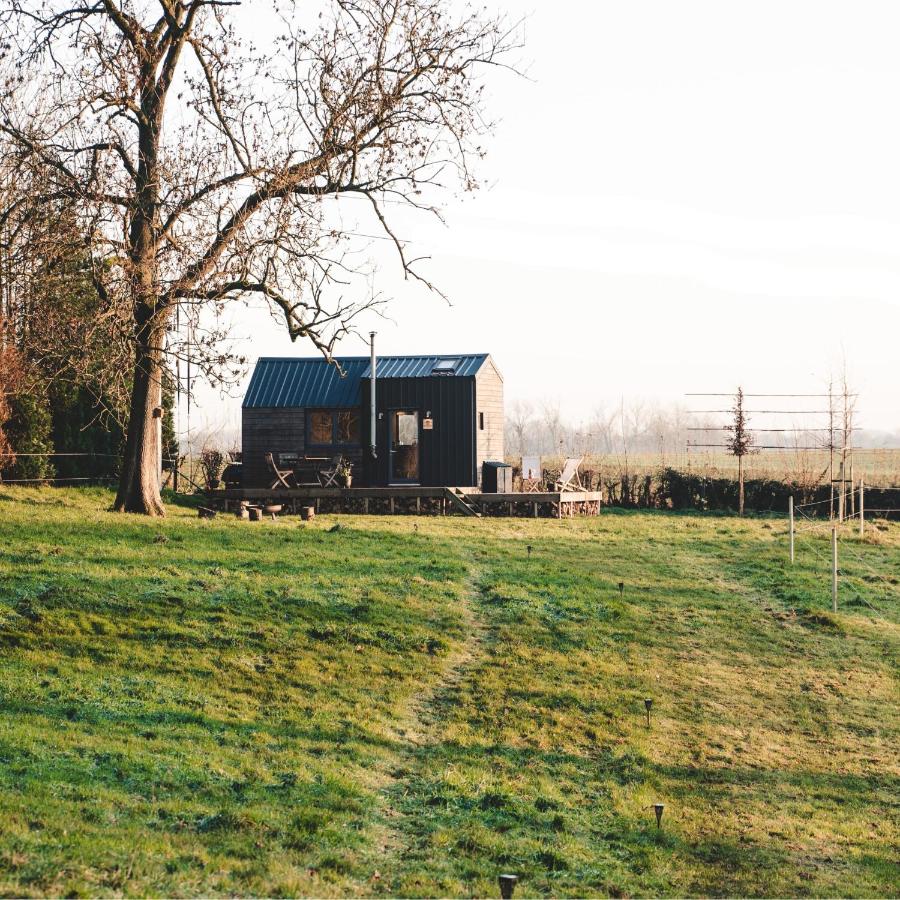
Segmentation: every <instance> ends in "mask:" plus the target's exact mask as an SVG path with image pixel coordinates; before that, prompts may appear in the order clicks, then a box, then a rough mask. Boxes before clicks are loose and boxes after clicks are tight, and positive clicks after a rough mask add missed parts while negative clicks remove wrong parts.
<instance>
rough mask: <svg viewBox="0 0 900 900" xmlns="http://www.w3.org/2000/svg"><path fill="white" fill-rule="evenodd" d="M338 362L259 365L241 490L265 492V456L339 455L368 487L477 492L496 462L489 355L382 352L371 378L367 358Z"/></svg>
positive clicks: (499, 388) (249, 406)
mask: <svg viewBox="0 0 900 900" xmlns="http://www.w3.org/2000/svg"><path fill="white" fill-rule="evenodd" d="M336 361H337V363H338V366H339V367H340V369H339V368H338V366H335V365H333V364H330V363H328V362H326V361H325V360H324V359H322V358H321V357H316V358H290V357H263V358H261V359H260V360H259V361H258V362H257V364H256V368H255V369H254V372H253V376H252V378H251V380H250V385H249V387H248V388H247V394H246V396H245V398H244V403H243V408H242V424H241V429H242V450H243V470H244V473H243V483H244V486H245V487H268V485H269V481H270V478H269V473H268V469H267V465H266V454H267V453H272V454H273V455H274V456H275V458H276V459H277V460H278V461H279V464H280V465H281V466H283V467H284V466H290V465H291V464H293V463H300V462H301V461H303V460H304V459H324V458H327V459H332V458H334V457H336V456H338V455H342V456H343V457H344V458H346V459H349V460H350V461H351V462H352V463H353V474H354V484H355V485H359V486H370V487H381V486H388V485H421V486H423V487H426V486H427V487H476V486H479V485H480V482H481V468H482V463H483V462H485V461H488V460H502V459H503V452H504V447H503V430H504V418H503V378H502V376H501V375H500V372H499V370H498V369H497V367H496V365H495V364H494V361H493V360H492V359H491V357H490V355H489V354H487V353H477V354H458V355H441V356H379V357H378V358H377V359H376V363H375V372H374V378H373V377H372V376H373V372H372V362H371V359H370V358H369V357H362V356H358V357H341V358H338V359H337V360H336ZM373 386H374V399H373ZM373 422H374V433H373V429H372V423H373Z"/></svg>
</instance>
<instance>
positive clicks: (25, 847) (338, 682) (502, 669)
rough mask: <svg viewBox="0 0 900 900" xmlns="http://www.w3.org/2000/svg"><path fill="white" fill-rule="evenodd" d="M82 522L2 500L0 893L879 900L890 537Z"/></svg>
mask: <svg viewBox="0 0 900 900" xmlns="http://www.w3.org/2000/svg"><path fill="white" fill-rule="evenodd" d="M110 499H111V498H110V495H109V494H107V493H105V492H103V491H99V490H97V491H91V490H85V491H61V490H0V652H2V657H0V658H2V664H0V760H2V763H3V764H2V766H0V893H3V894H7V895H23V894H24V895H29V894H32V895H37V894H75V895H77V894H121V893H129V894H148V893H150V894H175V895H209V894H266V895H272V894H279V895H280V894H292V895H302V894H312V895H316V896H326V895H337V894H347V893H353V894H366V895H386V894H403V895H413V896H416V895H434V894H441V895H446V894H453V895H457V894H458V895H462V894H468V895H471V894H488V895H496V893H497V891H496V875H497V873H498V872H499V871H512V872H516V873H518V874H519V876H520V878H521V887H520V890H519V894H524V895H535V894H555V895H566V894H568V895H585V894H604V895H613V896H621V895H633V894H638V895H641V894H643V895H647V894H671V895H684V894H741V895H747V894H767V895H784V894H792V895H794V894H796V895H804V894H810V895H835V896H837V895H842V896H849V895H858V896H871V895H885V896H888V895H896V894H897V893H898V892H900V871H898V867H897V863H896V859H897V847H896V844H895V836H896V834H897V833H898V827H900V801H898V796H900V791H898V788H900V765H898V759H897V752H896V747H897V746H898V745H900V740H898V738H900V734H898V732H900V722H898V717H897V707H896V701H897V661H898V648H900V627H898V624H900V617H898V596H900V583H898V575H900V527H898V526H896V525H893V526H887V525H884V526H882V527H881V528H874V527H873V528H871V529H870V537H868V538H867V539H866V540H865V541H861V540H859V539H858V538H857V537H855V536H853V535H852V534H850V533H849V532H848V534H847V535H846V537H845V539H844V541H843V543H842V554H843V555H844V558H845V560H846V563H845V566H844V567H845V568H846V573H845V574H846V577H845V578H844V580H843V581H842V597H841V610H840V611H839V612H838V613H837V614H836V615H834V614H832V613H831V612H830V611H829V600H830V598H829V582H828V569H827V564H826V560H825V556H826V555H827V552H828V544H827V540H826V539H825V538H824V536H818V535H815V534H813V535H804V540H803V541H802V542H801V543H800V544H799V545H798V563H797V565H796V566H794V567H793V568H790V567H788V566H787V565H786V564H785V538H784V533H783V523H782V522H780V521H777V520H766V519H755V520H745V521H740V520H737V519H732V518H725V517H714V516H710V517H702V516H688V515H684V516H678V515H672V514H663V513H633V514H626V513H607V514H604V515H603V516H601V517H600V518H599V519H594V520H579V521H563V522H556V521H531V520H505V519H504V520H478V521H473V520H462V519H455V518H449V519H438V518H433V519H427V518H418V519H416V518H406V517H396V518H387V517H374V516H373V517H352V516H344V517H340V518H337V517H322V518H321V519H319V520H317V521H316V522H315V523H312V524H303V523H300V522H298V521H297V520H295V519H291V518H285V519H281V520H279V521H277V522H264V523H247V522H240V521H237V520H234V519H231V518H222V517H219V518H218V519H216V520H214V521H212V522H208V521H200V520H198V519H196V518H195V513H194V512H193V511H192V510H190V509H188V508H178V507H174V506H173V507H170V517H169V518H168V519H167V520H165V521H163V522H153V521H146V520H142V519H139V518H132V517H127V518H126V517H121V516H115V515H113V514H111V513H108V512H106V509H107V507H108V505H109V503H110ZM338 522H339V523H340V527H339V528H336V527H335V524H336V523H338ZM529 547H531V548H532V549H531V551H530V552H529V550H528V548H529ZM851 554H852V555H851ZM620 581H621V582H623V583H624V592H623V593H621V594H620V591H619V589H618V583H619V582H620ZM644 697H652V698H653V701H654V706H653V713H652V719H651V727H650V728H649V729H648V728H647V726H646V721H645V718H644V707H643V698H644ZM654 802H662V803H664V804H665V812H664V815H663V821H662V825H663V827H662V829H660V830H657V829H656V827H655V820H654V817H653V811H652V809H650V805H651V804H652V803H654Z"/></svg>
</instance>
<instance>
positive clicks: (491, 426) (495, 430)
mask: <svg viewBox="0 0 900 900" xmlns="http://www.w3.org/2000/svg"><path fill="white" fill-rule="evenodd" d="M475 417H476V423H475V425H476V429H477V430H476V475H477V477H478V484H481V464H482V463H483V462H485V461H486V460H499V461H502V460H503V458H504V434H503V432H504V426H505V419H504V414H503V377H502V376H501V375H500V372H499V371H497V367H496V366H495V365H494V362H493V360H492V359H491V358H490V357H488V359H487V361H486V362H485V364H484V365H483V366H482V367H481V369H480V371H479V372H478V374H477V375H476V376H475ZM482 425H483V427H482Z"/></svg>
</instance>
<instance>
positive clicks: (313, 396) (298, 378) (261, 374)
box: [243, 356, 369, 408]
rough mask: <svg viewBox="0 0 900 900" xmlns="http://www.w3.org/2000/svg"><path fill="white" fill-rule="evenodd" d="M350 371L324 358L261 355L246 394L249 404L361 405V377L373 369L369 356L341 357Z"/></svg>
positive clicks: (344, 365) (273, 405)
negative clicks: (367, 370)
mask: <svg viewBox="0 0 900 900" xmlns="http://www.w3.org/2000/svg"><path fill="white" fill-rule="evenodd" d="M338 361H339V362H340V364H341V368H342V369H343V370H344V372H345V373H346V374H345V375H344V377H343V378H342V377H341V373H340V372H338V370H337V368H336V367H335V366H333V365H331V364H330V363H328V362H326V361H325V360H324V359H322V357H321V356H320V357H313V358H311V359H303V358H297V357H265V356H264V357H261V358H260V360H259V361H258V362H257V363H256V368H255V369H254V370H253V377H252V378H251V379H250V385H249V387H248V388H247V393H246V395H245V396H244V404H243V405H244V406H245V407H263V408H277V407H285V406H289V407H290V406H332V407H338V408H341V407H350V406H359V380H360V378H361V376H362V372H363V370H364V369H368V368H369V358H368V357H367V356H356V357H342V358H341V359H340V360H338Z"/></svg>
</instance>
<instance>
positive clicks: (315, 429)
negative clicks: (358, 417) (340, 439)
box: [309, 409, 334, 444]
mask: <svg viewBox="0 0 900 900" xmlns="http://www.w3.org/2000/svg"><path fill="white" fill-rule="evenodd" d="M333 418H334V416H333V413H332V412H331V411H330V410H324V409H316V410H313V411H312V412H311V413H310V414H309V442H310V443H311V444H331V443H334V442H333V440H332V433H333V432H332V429H333V427H334V425H333V421H332V420H333Z"/></svg>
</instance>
